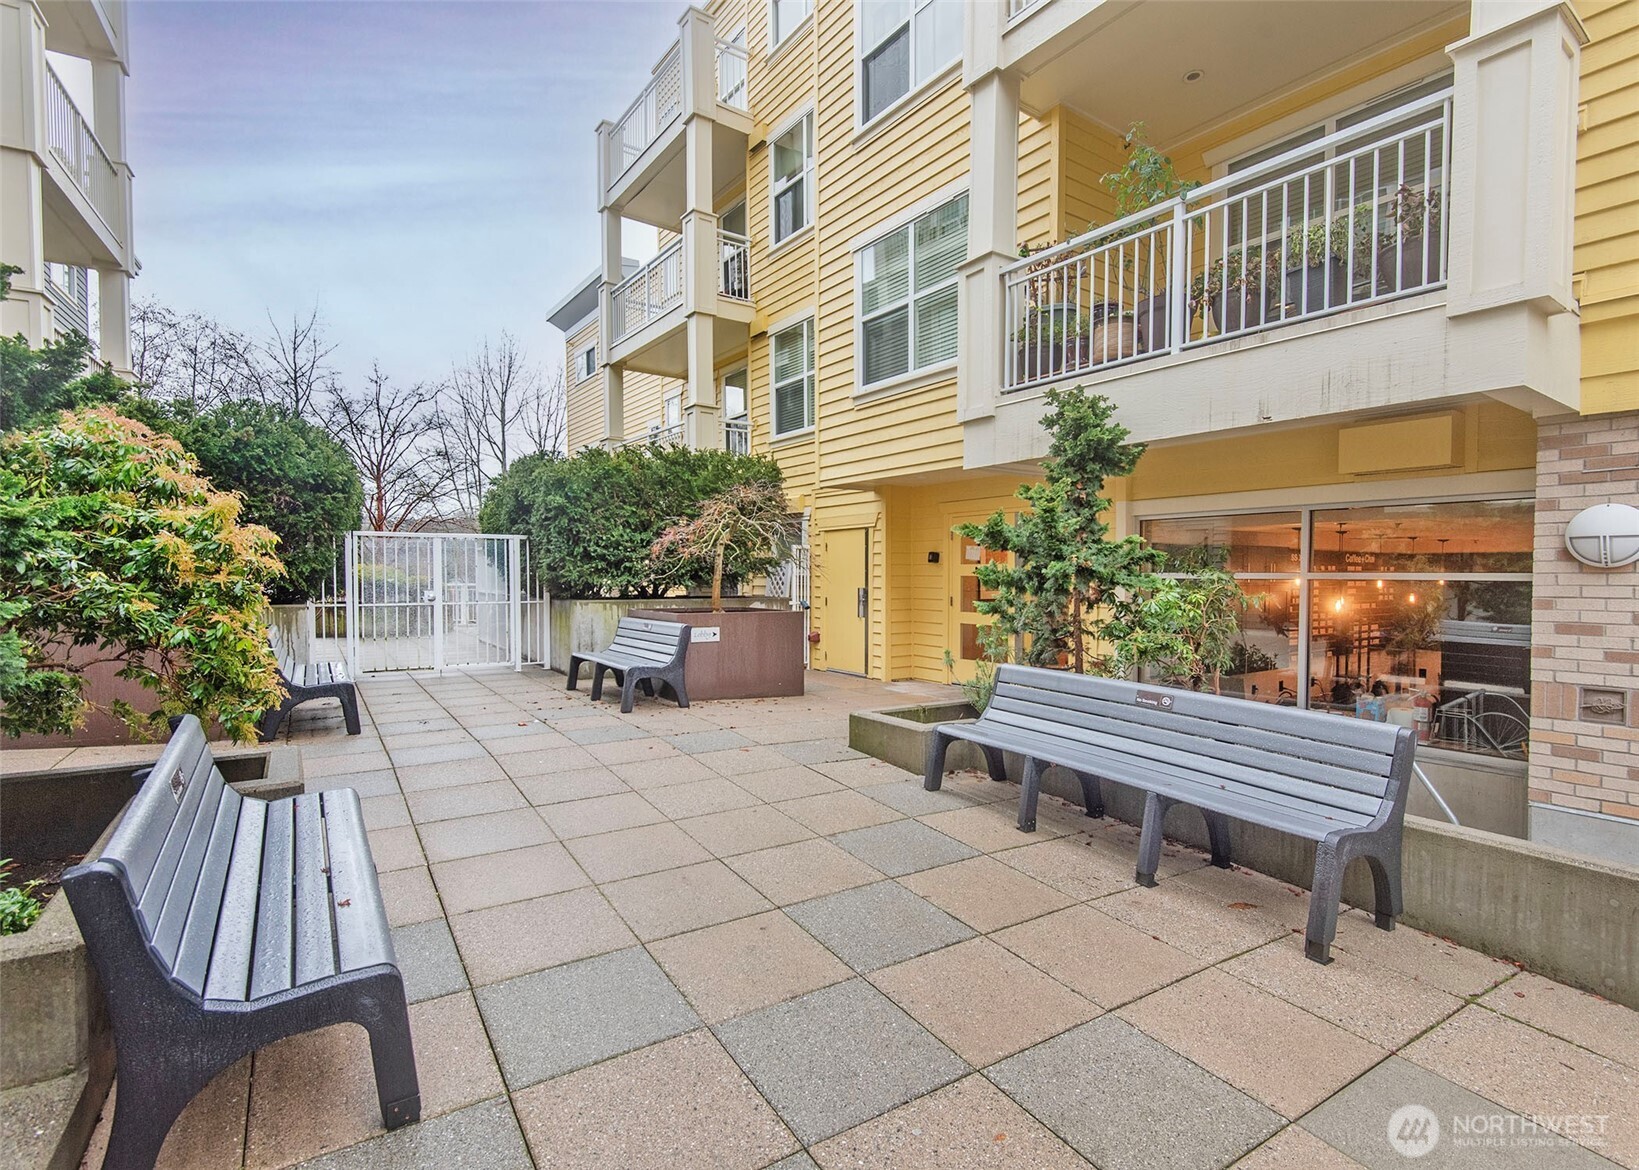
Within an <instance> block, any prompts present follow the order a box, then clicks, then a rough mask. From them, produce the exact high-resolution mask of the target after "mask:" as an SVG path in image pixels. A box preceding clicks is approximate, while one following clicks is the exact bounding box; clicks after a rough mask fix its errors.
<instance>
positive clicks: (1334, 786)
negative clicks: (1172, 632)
mask: <svg viewBox="0 0 1639 1170" xmlns="http://www.w3.org/2000/svg"><path fill="white" fill-rule="evenodd" d="M1003 704H1004V707H1008V706H1011V704H1010V703H1009V702H1008V701H1007V700H1003ZM994 705H995V704H994V702H993V703H992V706H994ZM986 714H987V715H989V711H988V710H987V711H986ZM991 721H992V722H995V723H997V724H998V725H1001V726H1015V727H1019V728H1021V729H1022V730H1025V731H1029V732H1033V733H1035V734H1038V735H1046V736H1050V737H1053V738H1055V739H1061V740H1066V741H1068V742H1069V743H1072V744H1080V745H1083V750H1085V751H1086V752H1087V755H1088V757H1089V759H1091V760H1098V759H1100V758H1101V757H1102V753H1105V752H1108V753H1111V754H1114V755H1116V756H1132V757H1136V758H1138V759H1141V760H1149V761H1153V762H1155V763H1157V764H1162V765H1171V766H1174V767H1178V768H1182V769H1184V770H1185V771H1187V772H1194V773H1199V774H1201V775H1202V776H1203V777H1216V778H1218V779H1222V780H1225V781H1233V782H1241V783H1245V784H1250V785H1253V786H1255V787H1259V788H1273V789H1277V790H1283V791H1287V792H1290V793H1292V794H1293V795H1296V796H1300V797H1303V798H1305V799H1308V800H1310V801H1312V802H1313V803H1315V804H1318V805H1326V806H1334V807H1339V808H1348V809H1353V810H1355V811H1357V812H1364V813H1368V814H1371V815H1375V813H1376V812H1377V810H1378V808H1380V807H1381V806H1382V803H1383V794H1382V791H1381V790H1379V791H1377V792H1375V793H1374V792H1371V791H1365V792H1362V791H1361V788H1363V787H1364V788H1368V789H1369V787H1370V784H1369V783H1368V782H1366V781H1362V780H1361V779H1359V778H1357V777H1355V776H1352V775H1350V774H1349V773H1347V772H1343V771H1341V770H1340V769H1325V768H1324V767H1323V766H1321V765H1314V766H1313V770H1314V772H1316V773H1318V775H1317V776H1316V777H1315V778H1313V779H1311V778H1309V777H1306V776H1300V775H1295V774H1293V770H1292V769H1290V767H1289V764H1290V758H1289V757H1285V756H1280V755H1277V754H1275V753H1270V752H1251V751H1246V750H1244V749H1242V750H1236V749H1226V748H1225V746H1224V745H1219V744H1213V743H1212V742H1211V741H1206V740H1200V739H1197V740H1196V741H1195V742H1194V744H1192V745H1190V744H1186V745H1182V746H1177V747H1175V746H1172V745H1171V744H1165V743H1156V742H1153V741H1151V740H1149V739H1147V738H1145V737H1144V736H1142V735H1140V734H1137V732H1138V731H1139V728H1137V727H1136V726H1128V727H1122V728H1117V729H1116V730H1114V731H1113V732H1112V731H1105V730H1103V729H1102V728H1100V727H1099V726H1098V725H1097V721H1096V720H1094V719H1093V718H1092V717H1090V716H1089V717H1083V719H1082V721H1080V722H1078V723H1067V722H1065V721H1063V720H1062V719H1043V718H1041V717H1040V716H1039V715H1036V714H1035V713H1033V712H1032V713H1023V712H1018V711H1015V710H1010V709H1004V710H1003V711H1001V712H999V713H998V714H997V715H996V716H995V717H994V718H993V719H992V720H991ZM1144 730H1146V731H1148V730H1149V729H1144ZM1229 751H1234V752H1235V755H1234V756H1227V757H1226V754H1225V753H1226V752H1229Z"/></svg>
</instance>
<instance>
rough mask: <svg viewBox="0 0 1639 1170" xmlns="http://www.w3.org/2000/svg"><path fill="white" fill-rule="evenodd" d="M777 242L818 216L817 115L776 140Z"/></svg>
mask: <svg viewBox="0 0 1639 1170" xmlns="http://www.w3.org/2000/svg"><path fill="white" fill-rule="evenodd" d="M772 165H773V167H774V176H773V184H772V189H773V201H774V207H773V214H772V216H771V217H770V218H771V222H772V223H773V233H774V242H775V243H776V244H778V243H779V242H780V241H781V240H786V239H790V238H791V237H792V236H794V235H796V234H797V233H798V232H800V231H801V230H802V229H803V228H805V227H807V226H808V225H809V224H810V223H812V222H813V220H814V115H813V114H812V113H811V112H810V113H807V114H804V115H803V116H802V118H800V119H799V120H798V121H797V122H795V123H794V124H793V125H792V126H791V128H790V129H789V130H787V131H786V132H785V133H784V134H781V135H780V136H779V137H778V138H776V139H775V140H774V157H773V164H772Z"/></svg>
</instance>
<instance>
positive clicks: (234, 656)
mask: <svg viewBox="0 0 1639 1170" xmlns="http://www.w3.org/2000/svg"><path fill="white" fill-rule="evenodd" d="M240 510H241V504H240V501H239V500H238V499H237V498H236V497H234V496H230V495H225V494H223V493H221V492H218V491H215V490H214V489H212V487H211V485H210V484H209V483H208V482H207V481H206V480H204V479H203V478H201V477H200V476H199V474H198V466H197V464H195V462H194V461H193V459H192V458H191V457H190V456H189V455H188V454H187V452H185V451H184V450H183V449H182V447H181V446H180V445H179V444H178V443H177V442H176V440H174V439H171V438H169V437H166V436H163V435H155V434H154V433H153V432H151V431H149V430H148V429H147V428H146V427H144V426H143V425H142V424H141V423H137V422H133V421H131V420H130V419H126V418H121V417H120V416H118V415H116V414H114V413H113V412H112V411H110V410H107V409H95V410H90V411H86V412H84V413H82V414H64V415H62V416H61V417H60V418H59V419H58V421H57V422H55V423H53V424H52V425H50V426H46V427H42V428H41V429H39V430H35V431H29V432H13V433H11V434H8V435H6V436H5V437H4V438H3V439H0V622H3V623H4V632H3V633H0V695H3V697H4V699H5V708H4V710H3V711H0V729H3V730H4V731H5V732H7V733H9V734H12V735H21V734H23V733H25V732H39V733H42V734H48V735H49V734H61V733H67V732H70V731H72V730H73V729H74V728H75V727H76V726H78V725H79V724H80V723H81V722H82V721H83V719H84V715H85V709H86V708H85V702H84V699H83V694H82V679H81V673H82V672H83V671H84V669H85V668H86V667H87V666H88V665H90V664H91V662H93V661H112V662H117V663H119V664H121V669H120V671H119V674H120V676H121V677H122V678H126V679H131V680H133V681H135V682H137V683H139V684H140V685H142V686H143V687H146V688H147V689H148V690H151V691H153V692H154V693H155V696H156V699H157V702H158V710H157V711H155V712H152V713H151V714H150V715H147V716H144V715H141V714H139V713H138V712H136V711H135V710H133V709H131V708H129V707H128V706H124V705H121V706H120V707H119V709H117V710H116V712H115V713H116V714H118V715H120V716H121V717H122V718H124V719H125V720H126V721H127V722H128V723H130V724H131V725H132V726H133V727H134V728H137V729H139V730H153V729H158V728H163V726H164V720H165V718H166V717H169V716H176V715H183V714H193V715H198V716H199V717H200V719H202V720H204V721H206V722H207V723H208V722H210V721H211V720H218V721H220V722H221V724H222V725H223V727H225V728H226V729H227V731H228V732H229V734H231V735H232V736H233V737H234V738H235V739H241V740H250V739H254V738H255V733H256V724H257V721H258V720H259V719H260V718H261V716H262V713H263V712H264V711H266V710H267V709H268V708H269V707H272V706H274V705H276V704H277V702H278V701H279V697H280V688H279V682H278V675H277V672H276V670H275V665H274V660H273V653H272V651H271V649H270V648H269V646H268V642H267V630H266V627H265V626H264V624H263V618H262V615H263V612H264V610H265V608H266V606H267V595H266V593H264V592H263V587H264V586H265V585H266V584H267V583H268V582H269V581H272V580H274V579H275V578H276V577H277V576H278V574H279V572H280V565H279V562H278V560H277V559H276V557H275V556H274V546H275V543H276V538H275V537H274V535H273V534H272V533H271V532H269V531H268V530H267V529H265V528H261V527H258V526H256V525H251V524H241V523H240V522H239V515H240Z"/></svg>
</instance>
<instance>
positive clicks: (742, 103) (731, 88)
mask: <svg viewBox="0 0 1639 1170" xmlns="http://www.w3.org/2000/svg"><path fill="white" fill-rule="evenodd" d="M746 65H747V57H746V47H745V46H744V45H736V44H734V43H733V42H731V41H718V42H717V100H718V101H720V102H722V103H723V104H724V105H725V106H733V107H734V108H735V109H736V110H749V109H750V108H751V102H750V99H749V98H748V97H747V95H746Z"/></svg>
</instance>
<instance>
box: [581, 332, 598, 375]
mask: <svg viewBox="0 0 1639 1170" xmlns="http://www.w3.org/2000/svg"><path fill="white" fill-rule="evenodd" d="M588 354H590V355H591V357H592V369H591V372H590V373H588V372H587V371H586V369H585V366H586V362H585V359H586V356H587V355H588ZM597 354H598V343H597V339H596V338H594V339H593V340H591V341H589V342H587V343H586V344H585V345H583V346H581V347H580V348H579V349H577V350H576V351H575V384H576V385H577V386H578V385H580V384H581V383H582V382H589V381H591V380H592V379H593V378H595V377H597V376H598V357H597Z"/></svg>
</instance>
